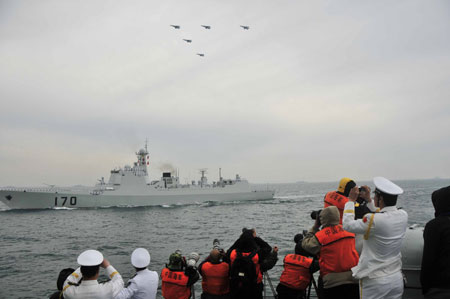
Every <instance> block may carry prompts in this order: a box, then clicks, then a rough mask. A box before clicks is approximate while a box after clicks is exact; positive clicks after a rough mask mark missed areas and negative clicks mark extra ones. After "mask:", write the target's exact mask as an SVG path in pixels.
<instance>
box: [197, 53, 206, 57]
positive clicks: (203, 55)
mask: <svg viewBox="0 0 450 299" xmlns="http://www.w3.org/2000/svg"><path fill="white" fill-rule="evenodd" d="M197 55H198V56H200V57H205V54H203V53H197Z"/></svg>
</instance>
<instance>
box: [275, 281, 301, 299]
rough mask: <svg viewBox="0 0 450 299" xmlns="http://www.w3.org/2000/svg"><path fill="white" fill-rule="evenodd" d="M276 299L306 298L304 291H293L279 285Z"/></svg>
mask: <svg viewBox="0 0 450 299" xmlns="http://www.w3.org/2000/svg"><path fill="white" fill-rule="evenodd" d="M277 293H278V299H303V298H306V294H305V290H300V291H299V290H294V289H291V288H289V287H287V286H285V285H282V284H281V283H280V284H278V286H277Z"/></svg>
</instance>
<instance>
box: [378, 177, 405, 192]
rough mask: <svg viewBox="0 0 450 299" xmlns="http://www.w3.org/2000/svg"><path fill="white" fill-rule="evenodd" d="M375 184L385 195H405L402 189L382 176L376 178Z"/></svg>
mask: <svg viewBox="0 0 450 299" xmlns="http://www.w3.org/2000/svg"><path fill="white" fill-rule="evenodd" d="M373 183H374V184H375V187H376V188H377V189H378V190H379V191H381V192H383V193H386V194H390V195H399V194H402V193H403V189H402V188H400V187H399V186H397V185H396V184H394V183H393V182H391V181H390V180H388V179H387V178H384V177H381V176H377V177H374V178H373Z"/></svg>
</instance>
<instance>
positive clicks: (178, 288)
mask: <svg viewBox="0 0 450 299" xmlns="http://www.w3.org/2000/svg"><path fill="white" fill-rule="evenodd" d="M161 280H162V284H161V291H162V295H163V297H164V298H166V299H188V298H189V297H190V296H191V288H189V287H187V284H188V281H189V277H188V276H187V275H186V274H184V272H182V271H170V270H169V269H168V268H164V269H163V270H162V272H161Z"/></svg>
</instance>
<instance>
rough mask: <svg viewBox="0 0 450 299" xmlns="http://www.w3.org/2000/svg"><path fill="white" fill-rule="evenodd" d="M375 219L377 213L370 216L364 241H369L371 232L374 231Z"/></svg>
mask: <svg viewBox="0 0 450 299" xmlns="http://www.w3.org/2000/svg"><path fill="white" fill-rule="evenodd" d="M374 217H375V213H372V215H371V216H370V221H369V226H368V227H367V230H366V233H365V234H364V240H368V239H369V234H370V230H371V229H372V225H373V218H374Z"/></svg>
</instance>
